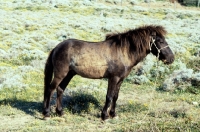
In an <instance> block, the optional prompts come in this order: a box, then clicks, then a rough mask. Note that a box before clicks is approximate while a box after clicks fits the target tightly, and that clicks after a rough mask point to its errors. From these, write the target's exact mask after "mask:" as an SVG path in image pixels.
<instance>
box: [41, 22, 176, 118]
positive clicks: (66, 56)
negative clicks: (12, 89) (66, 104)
mask: <svg viewBox="0 0 200 132" xmlns="http://www.w3.org/2000/svg"><path fill="white" fill-rule="evenodd" d="M165 34H166V30H165V29H164V28H163V27H162V26H153V25H150V26H143V27H139V28H137V29H134V30H130V31H128V32H124V33H118V34H111V35H107V36H106V40H105V41H102V42H86V41H82V40H76V39H69V40H65V41H63V42H61V43H60V44H58V45H57V46H56V47H55V48H54V49H53V50H52V51H51V53H50V55H49V57H48V59H47V62H46V65H45V72H44V74H45V77H44V110H43V115H44V117H45V118H47V117H50V98H51V96H52V93H53V91H54V90H55V89H56V90H57V103H56V112H57V114H58V115H60V116H61V115H63V110H62V104H61V101H62V95H63V92H64V90H65V88H66V86H67V85H68V83H69V82H70V80H71V79H72V77H73V76H74V75H76V74H78V75H80V76H82V77H85V78H92V79H100V78H108V90H107V95H106V102H105V106H104V108H103V110H102V114H101V118H102V119H103V120H105V119H108V118H109V117H111V118H113V117H115V116H116V113H115V106H116V101H117V98H118V93H119V89H120V85H121V84H122V82H123V80H124V78H125V77H127V76H128V74H129V73H130V71H131V69H132V68H133V66H135V65H136V64H137V63H138V62H140V61H142V59H143V58H145V57H146V56H147V55H148V54H149V53H150V52H151V53H153V54H154V55H155V56H157V57H158V58H159V60H162V61H163V62H164V63H165V64H171V63H172V62H173V61H174V55H173V53H172V51H171V49H170V48H169V46H168V44H167V42H166V41H165V38H164V35H165ZM52 78H53V79H52Z"/></svg>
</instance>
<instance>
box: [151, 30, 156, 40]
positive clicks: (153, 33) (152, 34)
mask: <svg viewBox="0 0 200 132" xmlns="http://www.w3.org/2000/svg"><path fill="white" fill-rule="evenodd" d="M151 36H152V37H153V39H156V32H155V31H153V32H151Z"/></svg>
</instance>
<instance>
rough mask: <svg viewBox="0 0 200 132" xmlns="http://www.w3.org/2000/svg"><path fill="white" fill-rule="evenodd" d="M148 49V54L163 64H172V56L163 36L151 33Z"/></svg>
mask: <svg viewBox="0 0 200 132" xmlns="http://www.w3.org/2000/svg"><path fill="white" fill-rule="evenodd" d="M149 47H150V52H151V53H152V54H154V55H155V56H157V57H158V59H159V60H162V61H163V62H164V64H171V63H173V61H174V54H173V52H172V50H171V49H170V47H169V45H168V43H167V41H166V40H165V37H164V36H163V35H160V34H157V32H152V35H151V40H150V43H149Z"/></svg>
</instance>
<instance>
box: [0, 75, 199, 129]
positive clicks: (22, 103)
mask: <svg viewBox="0 0 200 132" xmlns="http://www.w3.org/2000/svg"><path fill="white" fill-rule="evenodd" d="M32 75H33V76H32V77H33V78H30V79H28V80H27V82H28V83H30V82H29V81H31V80H32V81H33V82H32V83H35V84H40V83H41V84H42V78H43V76H42V75H40V74H37V73H35V74H32ZM36 77H39V78H36ZM83 84H85V85H87V86H88V88H87V87H86V88H83ZM94 84H95V85H94ZM97 84H101V85H97ZM106 84H107V81H106V80H90V79H83V78H81V77H79V76H77V77H75V78H73V79H72V81H71V82H70V84H69V89H68V90H67V91H68V92H67V93H66V94H65V96H64V99H63V104H64V111H65V115H64V116H63V117H58V116H57V115H56V114H55V106H54V105H55V99H56V96H53V101H52V103H51V109H52V113H51V119H50V120H47V121H44V120H42V118H43V117H42V114H41V112H42V100H43V87H42V86H38V85H36V86H32V87H30V88H28V89H27V90H23V91H20V92H14V90H13V89H2V90H1V91H0V111H1V113H0V117H1V118H5V119H7V120H12V122H10V123H12V124H13V126H12V127H11V126H10V127H9V122H8V126H7V127H3V130H5V131H8V130H11V131H12V130H13V131H50V130H51V131H119V132H120V131H138V130H140V131H148V130H150V129H152V130H154V131H156V130H157V131H158V130H159V131H198V129H200V122H199V119H200V116H199V112H198V111H199V108H200V106H194V105H193V104H192V102H198V101H199V100H200V97H199V96H198V95H194V94H191V93H185V92H184V93H166V92H162V91H156V89H155V87H154V85H151V86H148V85H133V84H129V83H124V84H123V85H122V87H121V91H120V95H119V99H118V102H117V104H118V105H117V108H116V110H117V113H118V116H119V118H118V119H110V120H108V121H107V122H103V123H102V121H101V120H100V114H101V109H102V108H103V105H104V101H105V95H106V89H105V86H106ZM156 87H157V86H156ZM69 90H70V91H69ZM19 117H23V118H21V119H22V120H21V121H20V118H19ZM0 122H1V121H0ZM20 122H21V123H20ZM24 122H26V123H24ZM10 125H11V124H10ZM18 125H20V126H18Z"/></svg>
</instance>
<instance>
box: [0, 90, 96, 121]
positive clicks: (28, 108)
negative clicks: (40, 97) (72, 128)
mask: <svg viewBox="0 0 200 132" xmlns="http://www.w3.org/2000/svg"><path fill="white" fill-rule="evenodd" d="M54 95H56V94H54ZM55 102H56V96H55V97H54V96H53V97H52V101H51V108H52V106H53V109H54V108H55V107H54V106H55ZM1 105H2V106H6V105H7V106H11V107H13V108H16V109H17V110H21V111H23V112H25V113H26V114H28V115H31V116H34V117H35V118H38V119H42V116H41V117H38V112H39V113H41V115H42V110H43V103H42V102H39V101H38V102H35V101H27V100H18V99H15V98H11V99H4V100H0V106H1ZM63 108H64V109H65V108H67V110H69V111H71V112H72V113H77V114H81V113H84V112H90V111H91V109H99V108H100V105H99V102H98V100H97V99H96V98H95V97H94V96H93V95H91V94H87V93H78V92H77V93H73V94H72V95H70V96H68V95H67V96H64V97H63ZM53 109H52V112H51V113H54V112H55V110H53Z"/></svg>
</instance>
